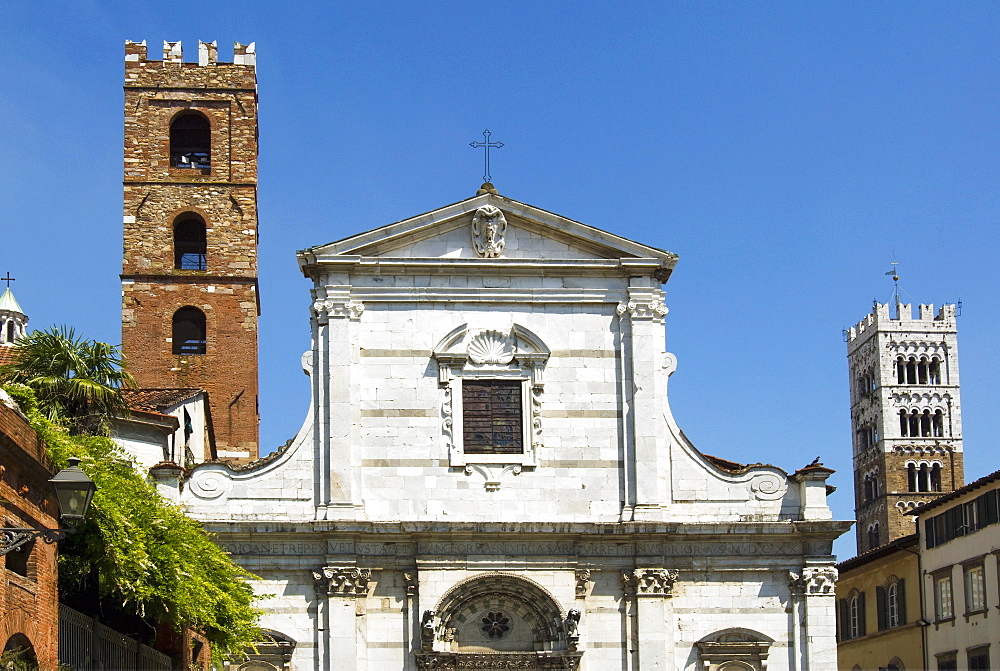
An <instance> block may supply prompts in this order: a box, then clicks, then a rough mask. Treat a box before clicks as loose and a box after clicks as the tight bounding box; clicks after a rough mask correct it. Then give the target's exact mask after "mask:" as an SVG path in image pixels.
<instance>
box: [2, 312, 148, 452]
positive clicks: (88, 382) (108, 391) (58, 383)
mask: <svg viewBox="0 0 1000 671" xmlns="http://www.w3.org/2000/svg"><path fill="white" fill-rule="evenodd" d="M11 353H12V355H13V362H12V363H9V364H7V365H5V366H0V382H6V383H19V384H24V385H27V386H28V387H30V388H31V389H32V390H34V392H35V396H36V398H37V400H38V409H39V411H40V412H41V413H42V414H43V415H45V416H46V417H47V418H48V419H50V420H52V421H54V422H59V423H61V424H63V425H65V426H67V427H68V428H69V429H70V430H71V431H72V432H73V433H88V434H102V435H107V434H108V432H109V429H110V426H111V420H112V419H113V418H114V417H116V416H124V415H126V414H128V407H127V405H126V403H125V401H124V400H123V399H122V395H121V394H120V393H119V389H120V388H121V387H122V386H125V387H131V386H134V385H135V381H134V380H133V379H132V376H131V375H130V374H129V373H127V372H126V371H125V370H124V369H123V366H124V360H123V359H122V355H121V352H120V351H119V349H118V348H117V347H115V346H114V345H109V344H107V343H103V342H97V341H95V340H87V339H84V338H78V337H77V336H76V334H75V333H74V331H73V329H72V328H68V327H66V326H53V327H50V328H48V329H45V330H41V331H32V332H31V333H30V334H28V335H27V336H26V337H24V338H19V339H18V340H17V341H16V342H15V343H14V347H13V349H12V352H11Z"/></svg>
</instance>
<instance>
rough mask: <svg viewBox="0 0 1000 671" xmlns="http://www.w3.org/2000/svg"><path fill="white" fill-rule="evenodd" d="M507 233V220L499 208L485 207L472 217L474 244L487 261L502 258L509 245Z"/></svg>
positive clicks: (478, 252) (477, 251)
mask: <svg viewBox="0 0 1000 671" xmlns="http://www.w3.org/2000/svg"><path fill="white" fill-rule="evenodd" d="M506 233H507V220H506V219H505V218H504V216H503V212H501V211H500V209H499V208H497V207H494V206H492V205H483V206H482V207H481V208H479V209H478V210H476V213H475V214H474V215H473V216H472V242H473V244H474V245H475V248H476V253H477V254H479V255H480V256H482V257H484V258H487V259H493V258H496V257H498V256H500V254H501V253H502V252H503V248H504V246H505V245H506V244H507V241H506V239H505V238H504V236H505V235H506Z"/></svg>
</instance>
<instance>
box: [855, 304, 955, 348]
mask: <svg viewBox="0 0 1000 671" xmlns="http://www.w3.org/2000/svg"><path fill="white" fill-rule="evenodd" d="M955 328H956V323H955V306H954V305H953V304H945V305H942V306H941V308H940V309H939V310H938V311H937V312H936V313H935V312H934V304H933V303H927V304H920V305H919V306H918V311H917V316H916V317H914V316H913V305H912V304H911V303H898V304H897V305H896V316H895V317H894V316H892V313H891V312H890V305H889V303H879V304H877V305H876V306H875V308H874V309H873V310H872V311H871V312H870V313H869V314H868V315H866V316H865V318H864V319H862V320H861V321H859V322H858V323H857V324H855V325H854V326H852V327H851V328H849V329H847V341H848V342H849V343H850V342H853V341H855V340H857V339H858V338H860V337H862V336H864V335H865V334H867V333H868V332H869V331H872V330H878V329H881V330H883V331H910V330H922V329H928V330H931V329H933V330H954V329H955Z"/></svg>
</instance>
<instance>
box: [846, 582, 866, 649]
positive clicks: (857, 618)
mask: <svg viewBox="0 0 1000 671" xmlns="http://www.w3.org/2000/svg"><path fill="white" fill-rule="evenodd" d="M847 604H848V613H847V615H848V633H849V636H850V638H860V637H862V636H864V635H865V593H864V592H859V591H858V590H852V591H851V594H850V595H849V596H848V597H847Z"/></svg>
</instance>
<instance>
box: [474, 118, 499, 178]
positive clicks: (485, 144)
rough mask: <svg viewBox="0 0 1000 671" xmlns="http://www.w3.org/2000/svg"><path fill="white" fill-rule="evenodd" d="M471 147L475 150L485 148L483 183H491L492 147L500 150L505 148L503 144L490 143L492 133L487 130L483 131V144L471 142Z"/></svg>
mask: <svg viewBox="0 0 1000 671" xmlns="http://www.w3.org/2000/svg"><path fill="white" fill-rule="evenodd" d="M469 146H470V147H472V148H473V149H479V148H480V147H482V148H483V150H484V153H485V157H484V162H483V170H484V174H483V181H484V182H489V181H490V147H494V148H496V149H499V148H500V147H502V146H503V142H490V131H489V129H488V128H487V129H486V130H484V131H483V142H470V143H469Z"/></svg>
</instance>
